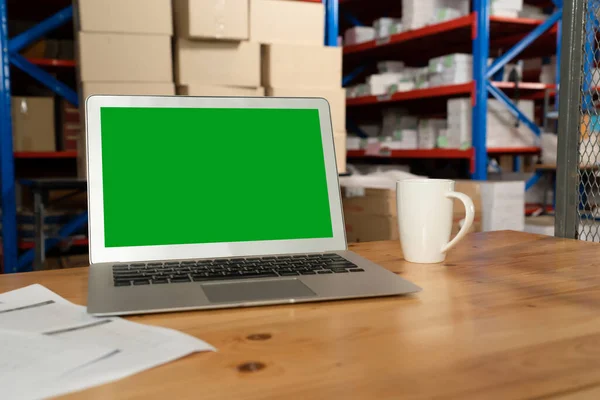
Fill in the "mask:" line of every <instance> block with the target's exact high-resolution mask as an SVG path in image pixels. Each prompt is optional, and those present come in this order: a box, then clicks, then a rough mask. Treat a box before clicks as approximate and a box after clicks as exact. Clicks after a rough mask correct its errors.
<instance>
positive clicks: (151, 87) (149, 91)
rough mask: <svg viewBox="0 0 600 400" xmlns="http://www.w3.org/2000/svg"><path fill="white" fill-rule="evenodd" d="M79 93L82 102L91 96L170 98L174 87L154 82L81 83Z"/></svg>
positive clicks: (173, 92)
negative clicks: (154, 96) (153, 96)
mask: <svg viewBox="0 0 600 400" xmlns="http://www.w3.org/2000/svg"><path fill="white" fill-rule="evenodd" d="M81 93H82V97H83V100H85V99H87V98H88V97H89V96H91V95H93V94H112V95H132V96H141V95H148V96H150V95H156V96H172V95H174V94H175V86H174V85H173V84H172V83H155V82H148V83H145V82H81ZM82 104H83V103H82Z"/></svg>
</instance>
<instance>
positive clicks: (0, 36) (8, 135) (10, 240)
mask: <svg viewBox="0 0 600 400" xmlns="http://www.w3.org/2000/svg"><path fill="white" fill-rule="evenodd" d="M7 25H8V21H7V12H6V0H0V47H1V48H0V63H1V64H2V65H0V186H1V188H2V193H1V196H2V251H3V265H4V272H5V273H10V272H16V271H17V199H16V189H15V164H14V158H13V139H12V118H11V104H10V66H9V61H10V60H9V54H8V27H7Z"/></svg>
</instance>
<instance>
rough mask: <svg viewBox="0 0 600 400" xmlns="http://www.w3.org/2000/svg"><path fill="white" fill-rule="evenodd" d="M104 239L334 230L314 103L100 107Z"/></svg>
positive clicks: (216, 239) (320, 234) (145, 241)
mask: <svg viewBox="0 0 600 400" xmlns="http://www.w3.org/2000/svg"><path fill="white" fill-rule="evenodd" d="M100 118H101V130H102V179H103V192H104V198H103V201H104V235H105V236H104V240H105V246H106V247H123V246H151V245H171V244H193V243H221V242H246V241H257V240H283V239H308V238H328V237H332V236H333V231H332V226H331V214H330V209H329V198H328V193H327V180H326V177H325V160H324V155H323V146H322V142H321V130H320V123H319V112H318V110H316V109H291V110H288V109H247V108H243V109H237V108H235V109H233V108H232V109H223V108H217V109H211V108H121V107H118V108H117V107H102V108H101V110H100Z"/></svg>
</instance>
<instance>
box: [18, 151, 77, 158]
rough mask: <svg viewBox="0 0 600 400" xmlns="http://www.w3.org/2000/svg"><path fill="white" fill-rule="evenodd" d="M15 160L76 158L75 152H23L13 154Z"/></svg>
mask: <svg viewBox="0 0 600 400" xmlns="http://www.w3.org/2000/svg"><path fill="white" fill-rule="evenodd" d="M14 157H15V158H77V152H76V151H25V152H16V153H14Z"/></svg>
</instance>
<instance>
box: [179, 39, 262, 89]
mask: <svg viewBox="0 0 600 400" xmlns="http://www.w3.org/2000/svg"><path fill="white" fill-rule="evenodd" d="M175 80H176V82H177V84H178V85H188V84H192V83H198V84H205V85H216V86H220V85H224V86H244V87H259V86H261V85H260V45H259V44H258V43H250V42H222V41H220V42H201V41H190V40H186V39H177V41H176V44H175Z"/></svg>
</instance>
